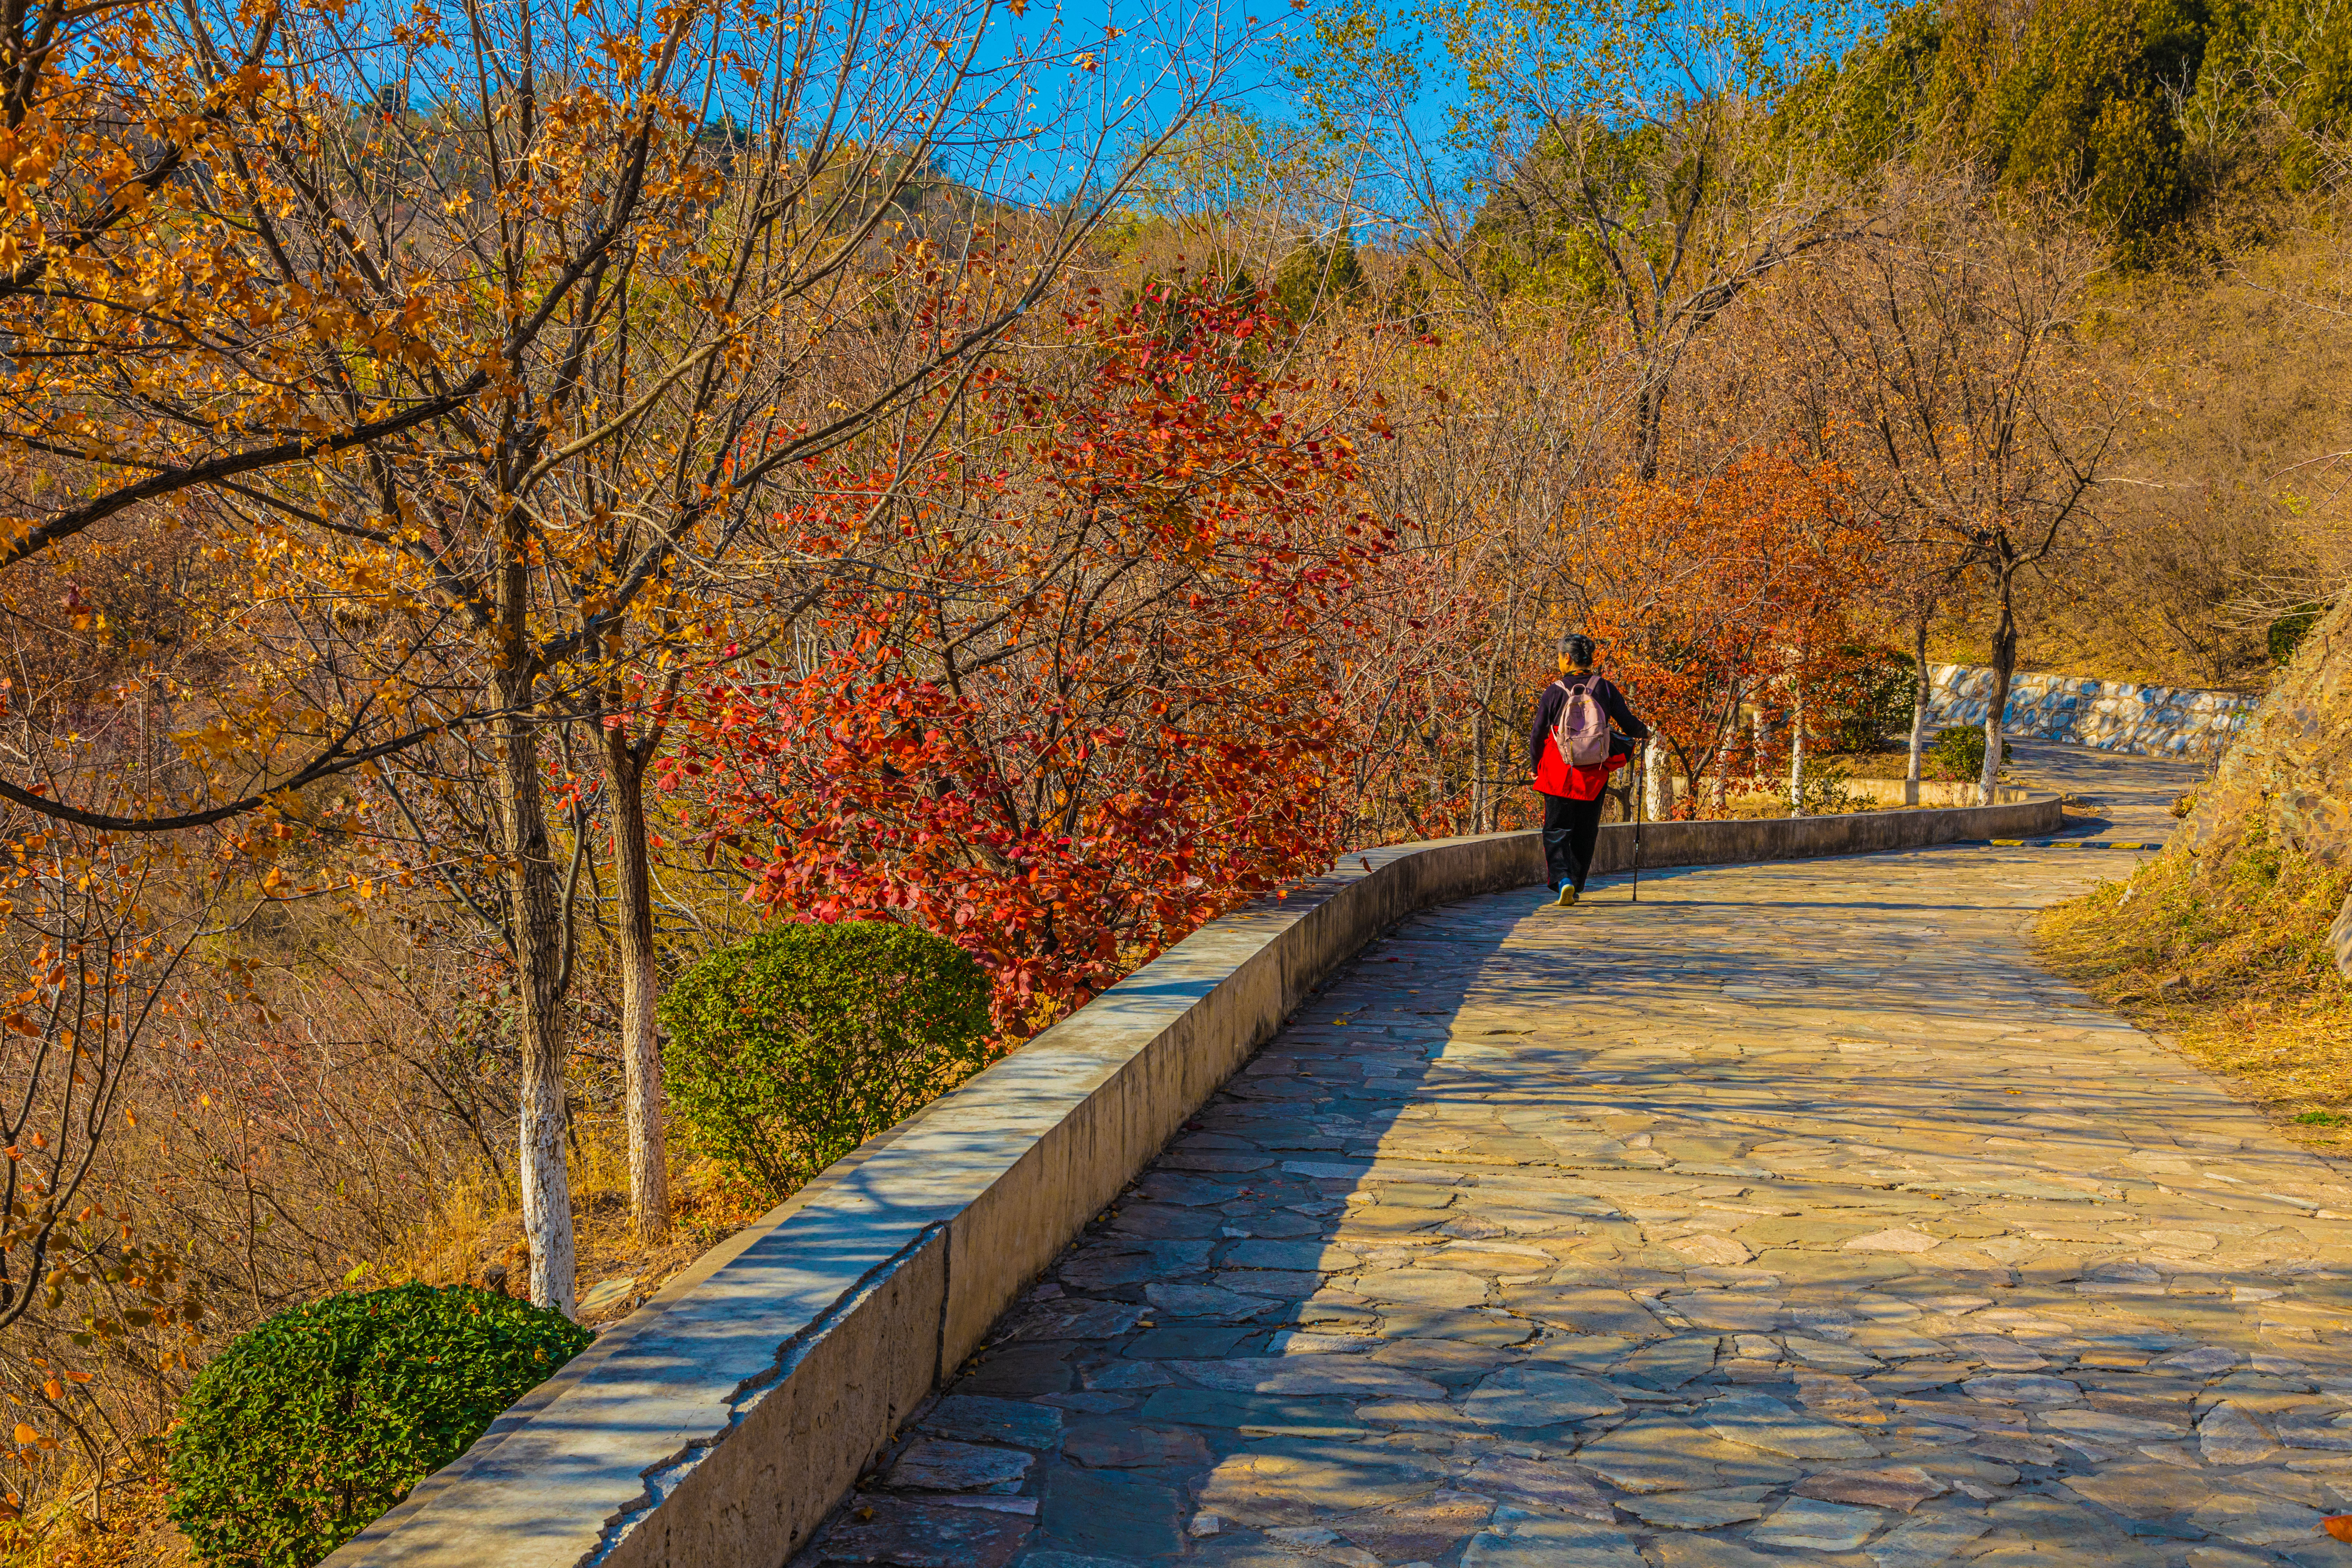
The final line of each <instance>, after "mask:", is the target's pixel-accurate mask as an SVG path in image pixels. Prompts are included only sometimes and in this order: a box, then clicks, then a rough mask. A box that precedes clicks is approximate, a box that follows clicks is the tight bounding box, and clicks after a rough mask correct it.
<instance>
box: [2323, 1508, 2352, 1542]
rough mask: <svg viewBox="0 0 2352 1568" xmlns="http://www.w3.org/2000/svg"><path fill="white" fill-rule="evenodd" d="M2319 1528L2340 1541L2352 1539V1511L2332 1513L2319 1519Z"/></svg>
mask: <svg viewBox="0 0 2352 1568" xmlns="http://www.w3.org/2000/svg"><path fill="white" fill-rule="evenodd" d="M2319 1528H2320V1529H2322V1530H2324V1531H2327V1533H2328V1534H2330V1535H2332V1536H2334V1537H2336V1540H2338V1541H2352V1513H2331V1514H2329V1515H2328V1516H2327V1517H2326V1519H2323V1520H2321V1521H2319Z"/></svg>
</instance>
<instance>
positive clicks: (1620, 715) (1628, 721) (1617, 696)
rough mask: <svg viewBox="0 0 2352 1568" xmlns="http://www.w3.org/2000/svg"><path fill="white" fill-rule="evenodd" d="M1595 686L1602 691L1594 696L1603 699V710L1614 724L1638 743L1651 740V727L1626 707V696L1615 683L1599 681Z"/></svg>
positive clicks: (1596, 692) (1598, 691)
mask: <svg viewBox="0 0 2352 1568" xmlns="http://www.w3.org/2000/svg"><path fill="white" fill-rule="evenodd" d="M1593 684H1594V685H1595V686H1596V687H1598V688H1599V690H1597V691H1595V692H1594V693H1593V695H1594V696H1595V697H1598V698H1600V699H1601V711H1602V712H1603V713H1606V714H1608V715H1609V721H1610V722H1611V723H1612V724H1614V725H1616V726H1617V728H1618V729H1620V730H1622V731H1624V732H1625V733H1626V734H1628V735H1631V736H1633V739H1635V740H1637V741H1646V740H1648V739H1649V738H1650V727H1649V726H1648V725H1647V724H1644V723H1643V722H1642V721H1640V720H1639V719H1636V718H1634V717H1633V710H1632V709H1631V708H1628V707H1626V706H1625V694H1624V693H1623V692H1622V691H1620V690H1618V689H1617V683H1616V682H1615V681H1613V680H1597V681H1595V682H1593Z"/></svg>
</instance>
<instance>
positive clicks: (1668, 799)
mask: <svg viewBox="0 0 2352 1568" xmlns="http://www.w3.org/2000/svg"><path fill="white" fill-rule="evenodd" d="M1642 773H1643V779H1642V803H1643V806H1642V809H1643V814H1644V815H1646V816H1648V817H1649V819H1650V820H1651V821H1652V822H1667V821H1671V820H1673V818H1674V815H1675V775H1674V762H1673V760H1672V759H1671V758H1669V757H1668V756H1667V755H1666V752H1665V749H1664V747H1662V746H1660V745H1659V744H1658V742H1656V741H1655V740H1652V741H1651V742H1649V743H1648V744H1646V745H1644V746H1643V748H1642Z"/></svg>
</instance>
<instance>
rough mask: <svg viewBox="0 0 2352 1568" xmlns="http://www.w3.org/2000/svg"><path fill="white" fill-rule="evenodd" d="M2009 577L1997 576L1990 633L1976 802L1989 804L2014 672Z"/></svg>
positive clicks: (2014, 608)
mask: <svg viewBox="0 0 2352 1568" xmlns="http://www.w3.org/2000/svg"><path fill="white" fill-rule="evenodd" d="M2013 581H2014V580H2013V579H2012V578H2011V576H2010V574H2007V573H2003V574H2001V578H2000V626H1997V627H1995V628H1994V630H1993V634H1992V698H1991V700H1990V701H1988V702H1987V703H1986V704H1985V718H1984V729H1985V759H1984V776H1983V777H1982V778H1981V779H1979V780H1978V782H1977V804H1978V805H1991V804H1992V798H1993V791H1994V789H1995V788H1996V787H1997V786H1998V784H1999V783H2000V743H2001V734H2000V732H2001V726H2002V724H2003V723H2004V721H2006V720H2007V719H2008V717H2009V682H2010V678H2011V676H2013V675H2015V674H2016V673H2017V603H2016V596H2015V594H2014V591H2013V587H2012V584H2013Z"/></svg>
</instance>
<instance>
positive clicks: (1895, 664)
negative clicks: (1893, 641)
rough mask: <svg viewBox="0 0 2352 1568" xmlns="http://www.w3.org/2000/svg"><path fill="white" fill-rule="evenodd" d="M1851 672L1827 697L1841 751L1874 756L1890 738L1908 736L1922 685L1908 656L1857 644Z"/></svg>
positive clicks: (1851, 650)
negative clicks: (1915, 694) (1913, 670)
mask: <svg viewBox="0 0 2352 1568" xmlns="http://www.w3.org/2000/svg"><path fill="white" fill-rule="evenodd" d="M1843 651H1844V653H1845V655H1846V658H1847V660H1848V663H1847V665H1846V668H1845V669H1844V670H1843V672H1842V673H1841V674H1839V675H1838V676H1837V677H1836V678H1835V679H1832V681H1830V682H1829V683H1828V685H1827V686H1826V688H1825V689H1823V690H1822V701H1823V706H1824V709H1825V710H1826V712H1827V715H1828V718H1829V721H1830V724H1831V727H1832V734H1833V736H1834V744H1835V745H1836V748H1837V749H1838V750H1839V751H1841V752H1874V751H1876V750H1877V749H1878V748H1879V747H1880V746H1881V745H1883V744H1885V741H1886V738H1887V737H1888V736H1889V735H1894V734H1899V733H1907V732H1908V731H1909V730H1910V728H1911V703H1912V699H1913V694H1914V692H1915V691H1916V687H1917V682H1916V678H1915V677H1914V676H1913V675H1912V673H1911V670H1912V665H1911V659H1910V657H1909V656H1908V655H1907V654H1902V653H1897V652H1896V651H1895V649H1893V648H1885V647H1864V646H1863V645H1861V644H1853V645H1850V646H1849V647H1846V648H1845V649H1844V650H1843Z"/></svg>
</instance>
